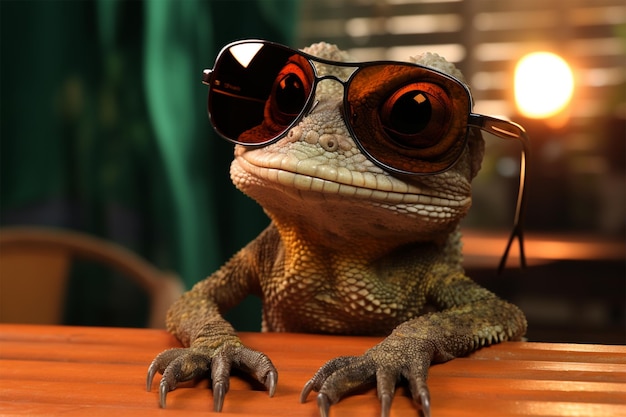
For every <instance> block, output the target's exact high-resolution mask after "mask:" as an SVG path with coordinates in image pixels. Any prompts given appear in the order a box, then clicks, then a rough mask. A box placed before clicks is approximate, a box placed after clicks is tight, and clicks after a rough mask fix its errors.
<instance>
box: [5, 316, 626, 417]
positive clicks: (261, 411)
mask: <svg viewBox="0 0 626 417" xmlns="http://www.w3.org/2000/svg"><path fill="white" fill-rule="evenodd" d="M241 338H242V339H243V341H244V343H246V344H247V345H248V346H250V347H252V348H254V349H257V350H260V351H263V352H265V353H266V354H268V356H270V358H271V359H272V360H273V362H274V364H275V365H276V367H277V369H278V372H279V377H278V389H277V391H276V395H275V396H274V398H268V396H267V392H265V391H264V390H262V389H260V388H258V387H257V386H253V385H251V384H250V383H249V382H248V381H247V380H246V379H244V378H241V377H237V376H235V377H233V379H232V382H231V389H230V392H229V393H228V395H227V396H226V400H225V403H224V410H223V413H222V415H223V416H229V415H239V416H273V417H275V416H290V417H292V416H296V417H297V416H307V417H317V416H318V415H319V414H318V411H317V406H316V402H315V396H314V395H311V396H310V398H309V400H308V401H307V402H306V403H304V404H300V403H299V394H300V390H301V389H302V386H303V385H304V384H305V383H306V381H307V380H308V379H309V378H310V377H311V376H312V375H313V373H314V372H315V371H316V370H317V368H318V367H319V366H321V365H322V364H323V363H324V362H325V361H326V360H328V359H331V358H333V357H335V356H338V355H353V354H360V353H362V352H363V351H364V350H366V349H367V348H368V347H370V346H372V345H373V344H374V343H376V342H378V341H379V340H380V339H377V338H366V337H336V336H319V335H302V334H284V333H283V334H280V333H274V334H269V333H268V334H263V333H243V334H241ZM174 346H178V343H177V341H176V340H175V339H174V338H172V337H171V336H170V335H169V334H168V333H166V332H165V331H160V330H147V329H117V328H98V327H61V326H28V325H6V324H3V325H0V415H2V416H8V415H22V416H23V415H29V416H42V415H63V416H95V417H98V416H106V417H111V416H113V417H117V416H122V415H123V416H127V415H128V416H143V415H146V416H148V415H149V416H167V417H177V416H210V415H216V414H214V413H213V412H212V411H211V409H212V396H211V391H210V389H208V383H207V381H201V382H198V383H195V384H192V383H186V384H183V385H181V386H180V387H179V388H178V389H176V390H175V391H173V392H171V393H170V394H169V395H168V398H167V404H168V408H167V409H165V410H163V409H160V408H159V406H158V399H157V392H156V391H157V388H156V387H157V386H158V380H159V377H158V376H157V378H155V383H154V384H153V389H152V391H151V392H146V390H145V379H146V370H147V368H148V365H149V363H150V362H151V361H152V359H153V358H154V356H155V355H156V354H157V353H159V352H161V351H162V350H164V349H166V348H169V347H174ZM429 387H430V390H431V401H432V415H433V417H441V416H454V417H462V416H481V417H488V416H499V417H502V416H518V415H519V416H522V415H523V416H586V417H593V416H603V417H606V416H626V347H624V346H599V345H571V344H545V343H522V342H516V343H504V344H501V345H496V346H493V347H489V348H485V349H482V350H480V351H478V352H476V353H474V354H472V355H471V356H470V357H468V358H461V359H455V360H453V361H450V362H448V363H445V364H441V365H436V366H433V367H432V368H431V371H430V377H429ZM379 415H380V407H379V405H378V401H377V398H376V393H375V390H374V389H370V390H368V391H365V392H362V393H359V394H357V395H354V396H352V397H349V398H346V399H344V400H343V401H341V402H340V403H339V404H337V405H335V406H333V408H331V417H340V416H341V417H351V416H355V417H356V416H358V417H369V416H371V417H374V416H379ZM391 415H392V416H418V413H417V411H416V409H415V407H414V406H413V404H412V402H411V400H410V398H409V396H408V394H407V391H406V389H405V388H400V389H398V391H397V393H396V397H395V399H394V402H393V406H392V411H391Z"/></svg>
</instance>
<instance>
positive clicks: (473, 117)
mask: <svg viewBox="0 0 626 417" xmlns="http://www.w3.org/2000/svg"><path fill="white" fill-rule="evenodd" d="M243 44H261V45H263V46H269V47H273V48H277V49H281V50H284V51H289V52H291V53H292V54H294V55H298V56H300V57H302V58H304V59H306V60H307V62H308V63H309V65H310V67H311V70H312V74H313V80H312V84H311V91H310V92H309V95H308V97H307V98H306V100H305V103H304V105H303V108H302V109H301V111H300V113H299V114H298V116H297V117H295V118H294V119H293V121H292V122H291V123H290V124H289V126H287V127H286V128H285V129H284V130H283V131H282V132H281V133H279V134H278V135H276V136H274V137H272V138H270V139H267V140H265V141H262V142H259V143H247V142H241V141H238V140H236V139H233V138H231V137H228V136H227V135H225V134H223V133H222V132H220V130H219V129H218V128H217V127H216V124H215V123H214V119H213V115H212V111H211V91H212V90H211V88H212V87H213V85H214V81H215V71H214V70H213V69H205V70H204V71H203V73H202V83H203V84H205V85H207V86H208V87H209V97H208V103H207V110H208V116H209V119H210V121H211V124H212V125H213V127H214V129H215V131H216V133H217V134H218V135H219V136H221V137H222V138H224V139H225V140H227V141H229V142H231V143H235V144H238V145H242V146H245V147H247V148H260V147H264V146H267V145H269V144H271V143H274V142H277V141H278V140H280V139H282V138H283V137H285V136H286V135H287V134H288V132H289V131H290V130H291V129H292V128H293V127H294V126H296V125H297V124H298V123H300V122H301V121H302V119H303V118H304V117H305V116H306V115H307V114H308V113H309V112H311V111H312V110H313V109H314V108H315V106H316V105H317V102H316V101H315V94H316V88H317V86H318V84H319V83H320V82H321V81H323V80H334V81H337V82H339V83H340V84H341V85H342V86H343V91H344V95H343V96H344V97H343V113H344V119H345V124H346V126H347V128H348V130H349V132H350V134H351V135H352V137H353V138H354V141H355V143H356V144H357V146H358V147H359V149H360V150H361V152H363V154H364V155H366V156H367V158H368V159H369V160H370V161H372V162H373V163H375V164H376V165H378V166H379V167H381V168H382V169H384V170H385V171H387V172H390V173H391V174H396V175H408V176H420V175H422V176H423V175H436V174H439V173H442V172H445V171H447V170H449V169H450V168H452V167H453V166H454V165H455V164H456V162H457V161H458V159H459V157H460V156H461V155H462V152H460V153H459V154H458V155H456V157H455V158H454V159H453V160H452V162H450V163H449V164H448V165H447V166H446V167H445V168H444V169H440V170H437V171H434V172H413V171H407V170H403V169H400V168H397V167H393V166H390V165H389V164H386V163H384V162H382V161H380V160H379V159H378V158H376V157H375V156H373V155H372V154H371V153H370V152H369V151H368V150H367V149H365V148H364V146H363V145H362V143H361V141H360V139H359V138H358V135H356V133H355V131H354V128H353V126H352V124H351V123H350V121H349V118H348V117H346V116H349V109H350V103H349V101H348V94H347V93H348V92H349V89H350V84H351V82H352V80H353V79H354V77H355V76H356V74H358V73H359V72H360V71H361V70H362V69H363V68H367V67H372V66H385V65H395V66H407V67H415V68H420V69H421V70H423V71H425V72H426V73H428V74H432V75H433V76H434V77H436V78H439V79H440V80H442V84H444V85H450V83H453V84H455V85H456V86H457V87H461V89H460V90H459V89H458V88H457V90H459V91H464V94H466V101H467V103H466V104H467V107H468V113H467V115H466V118H467V131H466V133H465V135H464V136H463V139H462V141H463V148H464V147H465V144H466V143H467V140H468V136H469V130H470V129H472V130H474V131H475V133H477V134H480V132H481V131H482V132H487V133H490V134H492V135H494V136H497V137H499V138H501V139H507V140H510V139H515V140H518V141H519V142H520V144H521V146H522V149H521V157H520V175H519V178H520V182H519V188H518V197H517V204H516V208H515V216H514V220H513V230H512V233H511V235H510V237H509V239H508V241H507V245H506V249H505V251H504V254H503V256H502V258H501V261H500V264H499V266H498V273H500V272H501V271H502V270H503V269H504V267H505V265H506V260H507V257H508V254H509V251H510V248H511V246H512V244H513V241H514V240H515V238H517V239H518V241H519V251H520V262H521V265H522V267H525V266H526V257H525V254H524V238H523V230H522V229H523V228H522V223H523V218H524V211H525V206H526V194H525V192H524V191H525V186H526V179H527V171H526V165H527V160H528V156H529V150H530V140H529V138H528V135H527V133H526V131H525V130H524V128H523V127H522V126H520V125H518V124H517V123H514V122H511V121H508V120H503V119H498V118H496V117H492V116H487V115H483V114H477V113H473V112H472V111H471V109H472V107H473V99H472V95H471V92H470V90H469V88H468V86H467V85H466V84H465V83H463V82H461V81H460V80H459V79H457V78H455V77H453V76H451V75H449V74H446V73H444V72H441V71H438V70H436V69H433V68H430V67H426V66H423V65H419V64H416V63H411V62H399V61H388V60H387V61H384V60H383V61H368V62H340V61H332V60H328V59H323V58H318V57H316V56H314V55H310V54H307V53H306V52H303V51H300V50H296V49H292V48H289V47H287V46H285V45H281V44H279V43H275V42H271V41H266V40H259V39H245V40H239V41H235V42H232V43H229V44H228V45H226V46H224V47H223V48H222V49H221V50H220V52H219V53H218V55H217V58H216V59H215V64H214V68H215V67H216V66H218V63H219V62H220V59H221V58H222V56H223V54H224V53H226V52H227V51H228V50H230V49H231V48H232V47H234V46H236V45H243ZM315 63H318V64H322V65H328V66H333V67H343V68H354V71H352V73H350V75H349V76H348V77H347V78H346V79H345V80H343V79H341V78H339V77H338V76H336V75H331V74H326V75H320V74H319V71H318V69H317V67H316V65H315ZM457 117H458V115H457Z"/></svg>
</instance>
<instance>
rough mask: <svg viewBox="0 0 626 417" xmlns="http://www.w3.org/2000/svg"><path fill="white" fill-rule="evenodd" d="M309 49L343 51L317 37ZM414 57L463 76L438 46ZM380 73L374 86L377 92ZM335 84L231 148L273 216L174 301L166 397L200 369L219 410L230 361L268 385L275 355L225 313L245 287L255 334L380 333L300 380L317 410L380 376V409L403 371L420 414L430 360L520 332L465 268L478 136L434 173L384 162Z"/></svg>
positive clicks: (326, 83) (234, 172)
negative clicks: (354, 353)
mask: <svg viewBox="0 0 626 417" xmlns="http://www.w3.org/2000/svg"><path fill="white" fill-rule="evenodd" d="M305 52H307V53H309V54H311V55H314V56H318V57H321V58H325V59H328V60H333V61H345V60H346V59H347V56H346V55H345V53H343V52H342V51H340V50H338V49H337V48H336V47H334V46H332V45H328V44H325V43H320V44H315V45H312V46H311V47H309V48H307V49H305ZM415 61H416V62H418V63H420V64H422V65H426V66H432V67H435V68H437V69H439V70H441V71H445V72H447V73H449V74H451V75H453V76H454V77H456V78H458V79H461V77H462V76H461V75H460V73H459V72H458V70H456V68H454V67H453V66H452V65H451V64H449V63H447V62H446V61H445V60H443V59H442V58H440V57H439V56H437V55H434V54H425V55H422V56H420V57H417V58H416V59H415ZM317 70H318V73H319V74H321V75H324V74H332V75H335V76H337V77H343V78H345V77H346V76H347V74H349V72H350V71H352V70H350V69H349V68H346V67H332V66H327V65H324V64H317ZM383 81H384V80H383ZM382 84H384V82H383V83H382ZM382 84H381V85H372V86H371V91H373V92H376V91H378V90H381V91H384V89H385V86H384V85H382ZM343 89H344V86H342V84H341V83H340V82H337V81H336V80H335V79H323V80H322V81H320V82H319V84H318V85H317V90H316V91H315V94H316V96H315V105H314V106H313V108H312V109H310V110H309V112H308V114H307V115H306V116H304V117H303V118H302V120H300V122H299V123H298V124H297V125H295V126H294V127H292V128H291V130H290V131H289V133H288V134H286V135H285V136H284V137H282V138H281V139H280V140H278V141H276V142H274V143H271V144H269V145H267V146H264V147H260V148H249V147H244V146H241V145H237V146H236V148H235V158H234V160H233V163H232V165H231V178H232V180H233V183H234V184H235V185H236V186H237V187H238V188H239V189H240V190H241V191H243V192H244V193H246V194H247V195H249V196H250V197H252V198H253V199H255V200H256V201H257V202H259V204H261V206H263V208H264V210H265V211H266V213H267V214H268V216H269V217H270V218H271V220H272V222H271V224H270V226H268V228H267V229H266V230H265V231H263V232H262V233H261V234H260V235H259V237H257V238H256V239H255V240H254V241H252V242H250V243H249V244H248V245H247V246H246V247H244V248H243V249H242V250H241V251H239V252H238V253H237V254H235V255H234V256H233V257H232V258H231V259H230V260H229V261H228V262H227V263H226V264H225V265H224V266H223V267H222V268H220V269H219V270H218V271H216V272H215V273H214V274H212V275H211V276H210V277H208V278H207V279H205V280H203V281H201V282H199V283H198V284H196V285H195V286H194V287H193V288H192V289H191V290H190V291H189V292H187V293H185V294H184V295H183V296H182V298H181V299H180V300H179V301H178V302H176V303H175V304H174V305H173V306H172V308H171V309H170V311H169V313H168V317H167V324H168V329H169V330H170V331H171V332H172V333H173V334H174V335H175V336H176V337H178V339H180V340H181V342H182V343H183V345H184V346H186V348H182V349H173V350H170V351H166V352H164V353H162V354H161V355H159V356H158V357H157V358H156V359H155V361H154V362H153V364H152V365H151V367H150V371H149V375H148V383H149V384H150V381H151V380H152V377H153V376H154V374H155V373H156V372H161V373H163V378H162V380H161V385H160V394H161V404H162V405H163V406H164V405H165V397H166V394H167V392H168V391H169V390H171V389H173V388H174V387H175V386H176V384H177V383H178V382H180V381H183V380H186V379H190V378H193V377H197V376H200V375H207V374H208V375H210V376H211V378H212V381H213V389H214V397H215V409H216V410H221V408H222V405H223V400H224V394H225V393H226V391H227V390H228V378H229V374H230V369H231V367H232V366H236V367H240V368H242V369H245V370H247V371H249V372H250V373H251V374H252V375H253V376H254V377H256V378H257V379H258V380H259V381H261V382H263V383H264V384H265V385H266V386H267V387H268V389H269V390H270V394H273V391H274V389H275V385H276V377H277V371H276V369H275V368H274V367H273V365H272V363H271V361H270V360H269V358H267V357H266V356H265V355H263V354H262V353H260V352H255V351H253V350H250V349H248V348H247V347H245V346H243V345H242V344H241V342H240V341H239V339H238V338H237V336H236V333H235V331H234V329H233V328H232V327H231V326H230V324H228V323H227V322H226V321H225V320H224V319H223V318H222V315H221V314H222V313H223V312H225V311H226V310H228V309H229V308H231V307H233V306H234V305H236V304H237V303H239V302H240V301H241V300H243V298H245V297H246V296H247V295H249V294H254V295H257V296H259V297H261V298H262V300H263V330H264V331H289V332H313V333H327V334H353V335H388V337H387V338H386V339H385V340H384V341H383V342H381V343H380V344H379V345H377V346H375V347H373V348H372V349H370V350H368V351H367V352H365V353H364V355H363V356H362V357H358V358H345V357H341V358H337V359H336V360H334V361H330V362H329V363H327V364H326V365H324V366H323V367H322V368H321V369H320V371H318V373H317V374H316V375H314V376H313V378H312V379H311V380H310V381H309V383H307V385H306V386H305V388H304V391H303V395H302V399H303V400H304V399H305V398H306V396H307V395H308V394H309V392H310V391H312V390H315V391H318V392H319V396H318V404H319V407H320V411H321V414H322V415H323V416H324V415H327V414H328V410H329V407H330V405H331V404H332V403H334V402H336V401H338V400H339V399H340V398H341V397H342V396H344V395H346V394H348V393H349V392H350V391H351V390H353V389H354V388H355V387H358V386H360V385H362V384H366V383H376V384H377V387H378V395H379V397H380V398H381V403H382V415H388V413H389V407H390V404H391V397H392V396H393V392H394V389H395V385H396V383H397V382H398V380H400V379H402V378H404V379H406V380H408V382H409V386H410V388H411V392H412V393H413V396H414V398H415V400H416V402H417V403H418V404H421V407H422V410H423V413H424V414H425V415H429V413H430V404H429V403H430V400H429V396H428V390H427V387H426V384H425V381H426V375H427V369H428V367H429V366H430V364H431V363H433V362H442V361H446V360H449V359H452V358H454V357H459V356H463V355H466V354H467V353H469V352H471V351H473V350H475V349H477V348H479V347H480V346H483V345H487V344H491V343H496V342H500V341H504V340H510V339H516V338H520V337H521V336H522V335H523V334H524V332H525V329H526V321H525V318H524V316H523V314H522V313H521V311H520V310H519V309H517V307H515V306H513V305H511V304H509V303H507V302H505V301H502V300H500V299H499V298H497V297H496V296H495V295H494V294H492V293H490V292H489V291H487V290H485V289H483V288H481V287H479V286H478V285H477V284H475V283H474V282H473V281H471V280H470V279H469V278H468V277H467V276H466V275H465V274H464V271H463V268H462V266H461V262H462V251H461V246H462V245H461V236H460V232H459V221H460V220H461V219H462V218H463V217H464V215H465V214H466V213H467V211H468V210H469V208H470V205H471V180H472V178H473V177H474V176H475V175H476V174H477V172H478V170H479V169H480V163H481V160H482V156H483V149H484V148H483V146H484V145H483V140H482V137H481V136H480V135H473V134H471V133H470V134H469V139H468V141H467V144H466V147H465V149H464V151H463V153H462V155H461V156H460V158H459V159H458V161H456V163H455V164H454V165H453V166H452V168H450V169H448V170H446V171H444V172H441V173H437V174H434V175H425V176H404V175H397V174H392V173H389V172H387V171H386V170H385V169H383V168H381V167H379V166H378V165H377V164H375V163H373V162H371V161H370V160H369V159H368V158H367V157H366V156H364V155H363V153H362V152H361V151H360V149H359V147H358V146H357V144H356V143H355V141H354V140H353V138H352V137H351V135H350V131H349V129H348V128H347V127H346V123H345V121H344V117H345V115H344V114H342V111H341V106H342V103H343V94H344V91H343ZM381 94H382V93H381ZM367 99H368V98H367V97H365V96H364V98H363V100H367ZM268 124H270V125H271V123H270V122H268ZM263 128H264V129H265V128H268V129H269V128H271V126H269V127H263ZM247 134H252V135H253V134H255V132H254V131H251V132H248V133H247ZM464 134H465V132H464Z"/></svg>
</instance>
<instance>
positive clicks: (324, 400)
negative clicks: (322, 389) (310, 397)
mask: <svg viewBox="0 0 626 417" xmlns="http://www.w3.org/2000/svg"><path fill="white" fill-rule="evenodd" d="M317 407H318V408H319V409H320V417H328V414H329V412H330V399H329V398H328V395H326V394H323V393H319V394H317Z"/></svg>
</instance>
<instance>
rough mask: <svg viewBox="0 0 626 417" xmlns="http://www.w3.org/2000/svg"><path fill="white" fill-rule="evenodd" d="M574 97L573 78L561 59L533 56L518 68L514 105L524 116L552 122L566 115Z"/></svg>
mask: <svg viewBox="0 0 626 417" xmlns="http://www.w3.org/2000/svg"><path fill="white" fill-rule="evenodd" d="M573 93H574V75H573V74H572V70H571V68H570V66H569V65H568V64H567V62H565V60H564V59H563V58H561V57H560V56H558V55H556V54H553V53H550V52H533V53H531V54H528V55H526V56H524V57H523V58H522V59H520V60H519V62H518V63H517V66H516V68H515V102H516V104H517V108H518V109H519V111H520V113H521V114H522V115H523V116H526V117H530V118H535V119H539V118H542V119H543V118H549V117H552V116H555V115H557V114H558V113H560V112H561V111H563V110H564V109H565V108H566V107H567V105H568V104H569V102H570V100H571V98H572V94H573Z"/></svg>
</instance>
